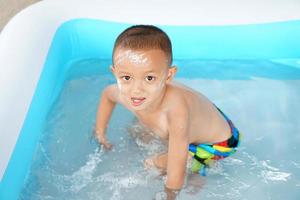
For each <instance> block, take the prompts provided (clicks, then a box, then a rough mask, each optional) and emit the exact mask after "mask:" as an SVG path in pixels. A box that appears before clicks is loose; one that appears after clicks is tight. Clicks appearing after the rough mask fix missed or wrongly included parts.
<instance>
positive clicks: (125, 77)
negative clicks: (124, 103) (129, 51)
mask: <svg viewBox="0 0 300 200" xmlns="http://www.w3.org/2000/svg"><path fill="white" fill-rule="evenodd" d="M121 78H122V79H123V80H125V81H129V79H130V76H122V77H121Z"/></svg>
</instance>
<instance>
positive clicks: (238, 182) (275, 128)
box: [20, 60, 300, 200]
mask: <svg viewBox="0 0 300 200" xmlns="http://www.w3.org/2000/svg"><path fill="white" fill-rule="evenodd" d="M245 62H246V61H245ZM193 63H194V64H195V61H194V62H193ZM230 63H231V64H232V63H234V61H230ZM267 63H268V65H267V66H268V67H269V68H270V67H271V65H272V63H270V62H267ZM210 64H212V63H210V61H206V65H207V69H203V68H204V67H205V66H206V65H204V64H203V62H202V65H201V68H198V71H196V72H195V70H196V68H193V70H194V71H193V76H195V74H196V75H197V73H198V74H199V78H197V77H182V76H181V75H180V74H179V76H178V78H177V81H180V82H182V83H184V84H186V85H188V86H190V87H192V88H194V89H196V90H198V91H200V92H202V93H203V94H205V95H206V96H208V98H210V99H211V100H212V101H213V102H214V103H215V104H216V105H218V107H220V108H221V109H222V110H223V111H224V112H225V113H226V114H227V115H228V116H229V117H230V118H231V119H232V120H233V121H234V123H235V124H236V126H237V127H238V128H239V129H240V131H241V132H242V133H243V138H242V141H241V147H240V148H239V150H238V151H237V153H236V154H234V155H233V156H232V157H229V158H226V159H225V160H223V161H220V162H217V163H216V164H215V165H214V166H213V167H212V168H211V169H209V170H208V176H207V177H205V178H203V177H200V176H198V175H196V176H195V175H192V174H189V173H188V174H187V180H186V184H185V186H184V188H183V189H182V191H181V192H180V194H179V195H178V199H184V200H190V199H191V200H196V199H201V198H203V199H204V198H210V199H222V200H223V199H282V198H285V199H298V198H299V196H300V192H299V191H300V170H299V169H300V157H299V156H297V153H296V152H297V151H298V150H299V147H298V144H299V143H300V135H299V131H300V124H299V117H298V113H300V103H299V102H300V93H299V88H300V79H293V80H292V79H288V78H287V77H288V76H287V77H285V78H284V79H276V78H274V79H269V78H263V77H259V78H258V77H255V76H252V77H248V79H246V80H245V79H242V80H241V79H238V78H237V79H234V78H232V79H230V78H228V74H227V75H226V77H227V78H226V79H212V78H211V77H210V76H213V73H216V71H214V72H211V73H212V74H209V75H207V76H208V77H209V79H206V78H205V76H204V77H203V74H202V75H201V76H200V74H201V71H205V73H208V72H209V71H210V69H209V66H210ZM234 64H235V65H237V63H234ZM259 64H260V65H262V63H261V62H258V63H255V62H252V61H251V62H249V63H247V62H246V63H244V64H243V65H244V66H247V67H250V68H251V66H252V65H253V67H257V65H259ZM74 65H75V66H74V67H73V69H72V71H71V72H70V73H69V74H70V75H69V77H68V80H67V81H66V83H65V86H64V88H63V90H62V93H61V95H60V97H59V98H58V99H57V101H56V104H55V105H54V106H53V108H52V110H51V111H50V113H49V115H48V119H47V122H46V124H45V128H44V131H43V133H42V135H41V138H40V141H39V144H38V146H37V149H36V153H35V156H34V161H33V164H32V167H31V172H30V174H29V177H28V179H27V181H26V184H25V185H24V187H23V190H22V194H21V197H20V199H26V200H28V199H32V200H35V199H78V200H79V199H103V200H106V199H141V197H142V198H143V199H164V198H165V193H164V192H163V190H164V181H165V176H161V175H160V173H159V172H158V171H157V170H155V169H150V170H146V169H145V168H144V165H143V161H144V159H145V158H147V157H148V156H150V155H152V154H155V153H158V152H163V151H165V143H164V142H161V141H160V140H158V138H155V137H154V138H153V137H148V136H147V134H148V132H147V130H144V129H143V127H142V126H140V125H138V124H137V123H135V122H134V117H133V116H132V114H131V113H130V112H129V111H127V110H126V109H125V108H123V107H121V106H117V107H116V110H115V111H114V113H113V116H112V119H111V123H110V126H109V128H108V138H109V140H110V141H111V142H112V143H113V145H114V147H113V150H112V151H105V150H104V149H102V147H101V146H99V145H98V144H97V142H96V141H95V140H94V138H93V137H92V130H93V126H94V124H95V116H96V111H97V103H98V101H99V98H100V96H99V95H100V92H101V90H102V89H103V88H104V87H105V86H106V85H107V84H110V83H112V82H114V79H113V77H112V75H111V74H109V72H108V69H107V70H106V66H109V62H107V61H99V60H87V61H82V62H78V63H75V64H74ZM181 65H184V62H183V63H181ZM186 65H190V63H188V61H186ZM213 65H214V68H216V66H218V62H217V61H213ZM219 65H220V66H222V67H224V66H223V65H224V62H221V61H220V62H219ZM99 66H102V67H101V69H100V67H99ZM179 67H180V66H179ZM228 67H230V66H228ZM261 67H262V68H263V67H264V66H261ZM275 67H278V66H277V65H276V66H275ZM285 67H286V66H285ZM182 68H183V67H182ZM182 70H184V69H182ZM185 70H186V71H189V70H190V69H189V68H186V69H185ZM280 70H281V71H282V70H283V69H280ZM293 70H294V71H293V74H294V75H293V77H294V78H295V76H297V73H299V70H300V69H298V71H297V70H296V69H293ZM229 71H230V70H229ZM248 71H251V70H250V69H248ZM224 73H225V71H224ZM234 73H237V72H234ZM100 74H101V75H100ZM284 74H285V75H287V74H288V72H284ZM218 76H220V74H218ZM232 76H233V75H232ZM238 77H239V76H238ZM141 136H143V137H141Z"/></svg>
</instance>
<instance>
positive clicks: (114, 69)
mask: <svg viewBox="0 0 300 200" xmlns="http://www.w3.org/2000/svg"><path fill="white" fill-rule="evenodd" d="M109 68H110V71H111V72H112V73H113V74H115V73H116V68H115V66H113V65H111V66H109Z"/></svg>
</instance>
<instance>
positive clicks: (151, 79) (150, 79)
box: [146, 76, 155, 81]
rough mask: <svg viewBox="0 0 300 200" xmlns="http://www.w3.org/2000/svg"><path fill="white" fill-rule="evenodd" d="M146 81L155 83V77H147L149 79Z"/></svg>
mask: <svg viewBox="0 0 300 200" xmlns="http://www.w3.org/2000/svg"><path fill="white" fill-rule="evenodd" d="M146 80H147V81H154V80H155V77H154V76H147V77H146Z"/></svg>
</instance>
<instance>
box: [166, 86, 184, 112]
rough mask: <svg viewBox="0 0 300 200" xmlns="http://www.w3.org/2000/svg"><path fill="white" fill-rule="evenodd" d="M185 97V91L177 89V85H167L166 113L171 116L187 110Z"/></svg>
mask: <svg viewBox="0 0 300 200" xmlns="http://www.w3.org/2000/svg"><path fill="white" fill-rule="evenodd" d="M185 95H186V94H185V91H184V90H183V89H182V88H180V87H177V85H174V84H169V85H168V92H167V95H166V101H165V104H167V105H166V107H167V108H168V109H167V110H168V113H170V114H171V116H172V115H173V114H174V113H178V112H179V113H182V112H185V111H187V110H188V104H187V101H186V97H185ZM172 113H173V114H172ZM179 113H178V114H179Z"/></svg>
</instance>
